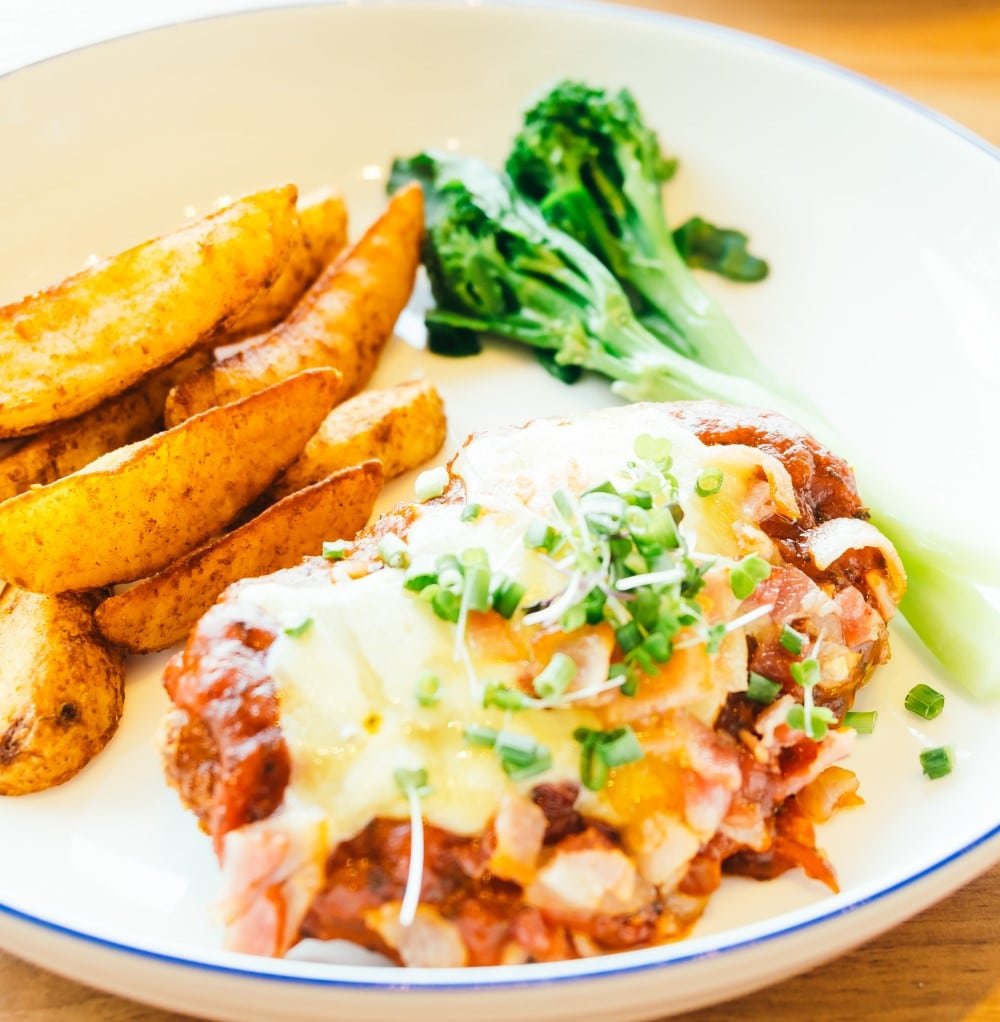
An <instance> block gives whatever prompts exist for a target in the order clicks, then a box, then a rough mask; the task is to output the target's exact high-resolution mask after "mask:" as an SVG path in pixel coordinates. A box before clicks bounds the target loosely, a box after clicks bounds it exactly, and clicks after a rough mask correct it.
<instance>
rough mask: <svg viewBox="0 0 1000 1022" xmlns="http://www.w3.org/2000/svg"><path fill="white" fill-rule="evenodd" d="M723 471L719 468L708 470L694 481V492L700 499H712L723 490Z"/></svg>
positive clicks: (703, 471) (699, 474)
mask: <svg viewBox="0 0 1000 1022" xmlns="http://www.w3.org/2000/svg"><path fill="white" fill-rule="evenodd" d="M722 479H723V476H722V470H721V469H718V468H706V469H703V470H702V471H701V472H699V473H698V478H697V479H696V480H695V481H694V492H695V493H697V494H698V496H699V497H711V496H713V495H714V494H716V493H718V492H719V490H721V489H722Z"/></svg>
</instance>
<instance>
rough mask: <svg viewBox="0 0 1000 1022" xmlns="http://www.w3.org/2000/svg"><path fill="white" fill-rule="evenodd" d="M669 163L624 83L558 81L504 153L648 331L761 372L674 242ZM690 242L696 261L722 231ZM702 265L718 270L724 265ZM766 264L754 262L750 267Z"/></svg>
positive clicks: (704, 357)
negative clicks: (615, 87) (601, 85)
mask: <svg viewBox="0 0 1000 1022" xmlns="http://www.w3.org/2000/svg"><path fill="white" fill-rule="evenodd" d="M675 166H676V165H675V163H674V162H673V161H671V160H668V159H666V158H665V157H664V155H663V153H662V150H661V148H660V143H659V140H658V139H657V137H656V134H655V133H654V132H653V131H652V129H651V128H650V127H649V126H648V125H647V124H646V123H645V121H644V119H643V116H642V112H641V110H640V109H639V107H638V104H637V103H636V101H635V99H634V98H633V96H632V94H631V93H630V92H629V91H628V90H627V89H622V90H620V91H618V92H614V93H610V92H607V91H605V90H603V89H595V88H592V87H590V86H588V85H584V84H582V83H580V82H571V81H566V82H561V83H560V84H558V85H557V86H556V87H555V88H553V89H552V90H551V91H550V92H548V93H547V94H546V95H544V96H543V97H542V98H541V99H540V100H539V101H538V102H537V103H536V104H535V105H534V106H533V107H532V108H531V109H530V110H529V111H528V112H527V113H526V114H525V116H524V126H523V128H522V129H521V131H520V133H519V134H518V135H517V137H516V138H515V139H514V143H513V147H512V150H511V153H510V156H509V157H508V159H507V173H508V174H509V175H510V177H511V179H512V181H513V182H514V185H515V187H516V188H517V189H518V191H519V192H521V194H522V195H523V196H524V197H525V198H527V199H529V200H530V201H531V202H532V203H534V204H536V205H537V206H538V209H539V211H540V212H541V213H542V215H543V216H544V217H545V219H546V220H547V221H548V222H549V223H551V224H553V225H554V226H557V227H559V228H560V229H561V230H563V231H565V232H566V233H568V234H570V235H572V236H573V237H574V238H576V240H577V241H579V242H580V243H581V244H582V245H584V246H585V247H586V248H588V249H589V250H590V251H591V252H593V253H594V254H595V255H597V256H598V257H599V258H600V259H601V261H602V262H604V264H605V265H606V266H607V267H608V268H609V269H610V270H611V272H612V273H613V274H614V275H615V277H616V278H617V279H618V281H619V282H620V283H621V285H622V287H623V288H624V290H625V292H626V293H627V294H628V296H629V298H630V300H631V302H632V305H633V306H634V308H635V310H636V312H637V314H638V316H639V318H640V320H641V321H642V322H643V324H644V325H645V326H646V327H647V328H648V329H650V330H651V331H652V332H653V333H654V334H655V335H656V336H658V337H659V338H660V339H661V340H662V341H664V342H665V343H667V344H669V345H670V347H672V348H673V349H674V350H675V351H677V352H679V353H680V354H682V355H686V356H687V357H689V358H694V359H697V361H699V362H701V363H702V364H703V365H707V366H711V367H712V368H714V369H718V370H721V371H722V372H728V373H735V374H738V375H741V376H750V377H753V378H756V379H759V380H765V379H766V374H765V371H764V370H763V368H762V367H761V365H760V363H759V362H758V360H757V359H756V358H755V356H754V355H753V353H752V352H751V351H750V349H749V348H748V347H747V346H746V344H744V342H743V340H742V339H741V338H740V336H739V335H738V334H737V333H736V330H735V329H734V328H733V326H732V324H731V323H730V322H729V320H728V319H727V318H726V315H725V313H724V312H723V311H722V309H721V308H720V307H719V306H718V304H717V303H716V302H715V301H713V299H712V298H710V297H709V296H708V295H707V294H706V293H705V291H704V290H702V288H701V286H700V285H699V284H698V282H697V280H695V278H694V275H693V274H692V273H691V271H690V270H689V269H688V266H687V265H686V264H685V261H684V258H683V257H682V255H681V253H680V252H679V251H678V248H677V245H676V244H675V238H674V235H673V233H672V232H671V230H670V227H669V226H668V224H667V218H666V215H665V212H664V208H663V199H662V186H663V183H664V182H665V181H667V180H669V178H670V177H671V176H672V175H673V173H674V169H675ZM702 224H705V222H704V221H702ZM705 227H710V225H707V224H705ZM687 237H688V235H685V239H687ZM699 240H700V241H701V242H702V243H703V244H702V248H701V249H700V250H699V249H698V248H697V246H696V247H694V248H693V249H689V251H692V252H693V254H694V255H695V257H696V258H697V259H698V261H699V262H700V263H701V265H705V262H706V260H705V259H704V256H705V250H704V243H706V242H707V243H709V244H711V245H717V246H719V245H726V246H729V247H730V248H731V246H732V238H728V239H727V238H724V237H719V236H718V235H715V236H713V237H712V238H711V240H710V241H709V239H708V237H707V234H706V232H705V231H702V234H701V237H700V239H699ZM751 258H753V257H751ZM708 263H709V264H710V265H711V268H713V269H716V270H718V271H719V272H726V270H727V269H729V268H730V267H731V266H732V265H733V264H731V263H725V262H723V263H721V264H720V263H719V261H718V260H714V261H713V260H708ZM746 269H747V264H746V262H745V261H744V262H743V263H742V265H740V266H739V267H738V271H739V277H740V279H754V278H753V276H752V275H750V276H748V275H746V273H745V271H746ZM766 269H767V267H766V264H765V263H763V262H761V261H760V260H756V259H755V260H754V271H755V272H756V273H757V274H761V271H763V273H766Z"/></svg>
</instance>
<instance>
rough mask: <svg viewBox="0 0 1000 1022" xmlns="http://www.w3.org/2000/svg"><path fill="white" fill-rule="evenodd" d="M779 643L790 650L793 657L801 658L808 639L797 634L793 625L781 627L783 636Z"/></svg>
mask: <svg viewBox="0 0 1000 1022" xmlns="http://www.w3.org/2000/svg"><path fill="white" fill-rule="evenodd" d="M778 642H780V643H781V645H782V646H784V648H785V649H787V650H788V652H789V653H791V654H792V656H801V655H802V650H804V649H805V648H806V637H805V636H804V635H803V634H802V633H801V632H797V631H796V630H795V629H794V628H793V627H792V626H791V625H782V626H781V635H780V637H779V638H778Z"/></svg>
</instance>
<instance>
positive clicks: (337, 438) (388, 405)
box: [268, 380, 448, 500]
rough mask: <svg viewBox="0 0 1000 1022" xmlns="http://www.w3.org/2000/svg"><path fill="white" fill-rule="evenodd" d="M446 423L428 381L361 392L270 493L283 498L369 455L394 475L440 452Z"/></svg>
mask: <svg viewBox="0 0 1000 1022" xmlns="http://www.w3.org/2000/svg"><path fill="white" fill-rule="evenodd" d="M447 425H448V423H447V420H446V419H445V414H444V404H443V402H442V401H441V396H440V395H439V394H438V392H437V391H436V390H435V389H434V386H433V385H432V384H430V383H428V382H427V381H426V380H415V381H413V382H411V383H402V384H400V385H399V386H397V387H389V388H388V389H387V390H365V391H362V392H361V393H360V394H358V395H357V396H356V397H352V398H351V400H350V401H345V402H344V403H343V404H342V405H339V406H338V407H337V408H334V410H333V411H332V412H330V414H329V415H328V416H327V417H326V418H325V419H324V420H323V425H322V426H320V428H319V431H318V432H317V433H316V435H315V436H314V437H313V438H312V439H311V440H310V441H309V443H307V444H306V447H305V450H304V451H303V452H302V453H301V454H300V455H299V456H298V457H297V458H296V459H295V461H293V462H292V464H291V465H289V466H288V468H287V469H285V471H284V472H283V473H282V474H281V475H280V476H278V478H277V480H276V481H275V483H274V485H273V486H272V487H271V489H270V490H269V491H268V497H269V498H270V499H272V500H279V499H280V498H282V497H285V496H287V495H288V494H289V493H294V492H295V491H296V490H301V489H302V488H303V487H304V486H310V485H312V484H313V483H315V482H318V481H319V480H320V479H322V478H324V476H327V475H329V474H330V473H331V472H336V471H338V470H339V469H342V468H344V467H346V466H347V465H356V464H358V463H359V462H361V461H365V460H367V459H368V458H377V459H378V460H379V461H381V462H382V468H383V470H384V471H385V477H386V479H392V478H394V477H395V476H398V475H400V474H402V473H403V472H407V471H409V470H410V469H411V468H416V467H417V465H420V464H422V463H423V462H425V461H427V459H428V458H432V457H433V456H434V455H435V454H437V452H438V451H439V450H440V449H441V445H442V444H443V443H444V437H445V432H446V430H447Z"/></svg>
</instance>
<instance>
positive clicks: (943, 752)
mask: <svg viewBox="0 0 1000 1022" xmlns="http://www.w3.org/2000/svg"><path fill="white" fill-rule="evenodd" d="M920 768H921V769H922V770H923V772H924V773H925V774H926V775H927V777H928V778H929V779H930V780H932V781H936V780H937V779H938V778H939V777H947V776H948V774H950V773H951V772H952V770H953V769H954V768H955V754H954V751H953V750H952V748H951V746H950V745H943V746H941V747H940V748H937V749H924V751H923V752H922V753H920Z"/></svg>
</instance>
